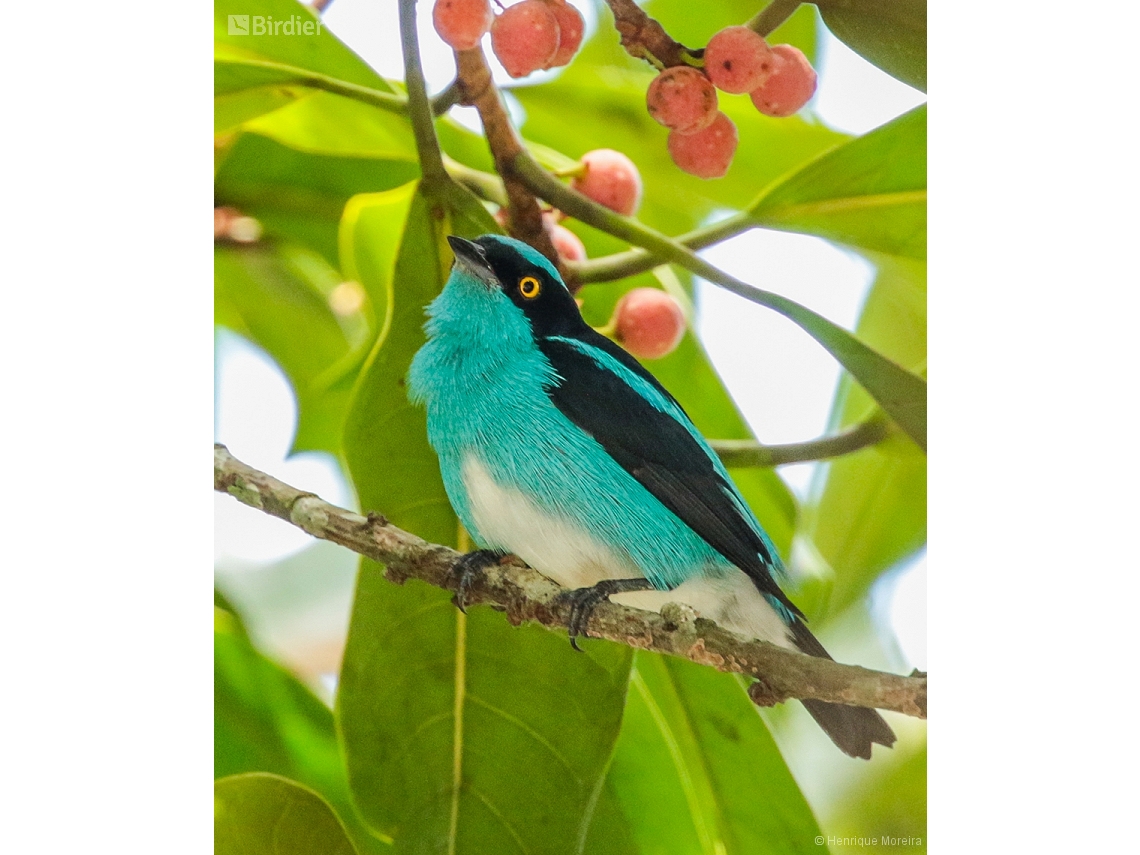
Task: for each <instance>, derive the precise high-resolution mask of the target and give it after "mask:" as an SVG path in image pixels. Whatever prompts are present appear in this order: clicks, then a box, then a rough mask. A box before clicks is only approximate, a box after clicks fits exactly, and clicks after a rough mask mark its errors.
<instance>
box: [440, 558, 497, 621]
mask: <svg viewBox="0 0 1140 855" xmlns="http://www.w3.org/2000/svg"><path fill="white" fill-rule="evenodd" d="M507 554H508V553H506V552H501V551H499V550H497V549H476V550H475V551H474V552H468V553H467V554H465V555H461V556H460V557H459V560H458V561H456V562H455V564H453V565H452V567H451V575H452V576H454V577H455V596H454V597H452V598H451V601H452V602H453V603H455V605H456V607H457V608H458V609H459V611H461V612H463V613H464V614H467V595H468V594H469V593H470V591H471V586H472V585H474V584H475V580H476V579H477V578H479V576H480V575H481V574H482V573H483V571H484V570H486V569H487V568H488V567H490V566H491V565H492V564H498V563H499V562H500V561H502V560H503V559H504V558H505V557H506V556H507Z"/></svg>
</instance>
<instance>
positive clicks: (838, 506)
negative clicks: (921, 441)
mask: <svg viewBox="0 0 1140 855" xmlns="http://www.w3.org/2000/svg"><path fill="white" fill-rule="evenodd" d="M875 260H876V262H877V264H878V268H879V272H878V275H877V277H876V279H875V283H874V285H873V286H872V288H871V292H870V294H869V295H868V298H867V302H866V304H865V306H864V308H863V312H862V315H861V316H860V319H859V324H858V333H859V335H860V337H862V338H865V339H866V340H867V341H869V342H872V343H874V345H875V346H876V347H878V348H880V349H881V350H883V351H884V352H885V353H888V354H890V355H891V356H892V357H893V358H895V359H897V360H898V361H899V362H900V363H901V364H903V365H906V366H909V367H910V368H911V369H912V370H914V371H916V372H923V373H925V370H926V272H925V265H923V264H921V263H920V262H914V261H909V260H906V259H898V258H891V257H885V256H879V257H876V259H875ZM874 411H875V406H874V402H873V401H872V400H871V399H870V398H869V397H868V396H867V394H866V392H865V391H864V390H863V389H861V388H859V387H858V386H857V385H855V384H853V383H851V382H850V380H849V379H848V378H844V379H843V381H842V382H841V384H840V388H839V392H838V393H837V396H836V402H835V405H834V408H833V414H832V419H831V423H832V424H831V429H832V430H840V429H842V428H843V427H846V426H849V425H852V424H855V423H856V422H859V421H862V420H864V419H866V418H867V417H868V416H870V415H871V414H872V413H873V412H874ZM821 471H822V475H821V476H819V477H817V479H816V481H815V483H814V484H813V487H812V491H811V496H810V498H809V500H808V502H807V503H806V506H805V511H804V517H803V522H804V529H803V530H804V534H805V535H806V536H807V537H808V538H809V539H810V540H811V542H812V543H813V544H814V545H815V548H816V550H817V551H818V552H819V553H820V555H821V556H822V557H823V558H824V559H825V560H826V561H827V562H828V564H829V565H830V566H831V568H832V570H833V571H834V578H833V579H832V580H831V582H830V584H829V585H828V586H827V587H828V589H829V590H828V592H827V594H826V597H825V599H826V602H825V604H823V606H822V607H821V611H822V612H823V613H826V614H835V613H837V612H840V611H842V610H843V609H844V608H845V607H846V606H848V605H850V604H851V603H852V602H853V601H855V600H856V599H858V598H859V597H862V596H863V595H864V594H866V592H867V590H868V589H869V588H870V586H871V585H872V584H873V583H874V581H875V580H876V579H877V578H879V576H881V575H882V574H883V573H884V572H885V571H887V570H888V569H890V568H891V567H893V566H894V565H896V564H897V563H898V562H899V561H901V560H903V559H904V558H906V557H907V556H909V555H912V554H913V553H914V552H915V551H916V550H918V549H919V548H921V546H922V545H923V544H924V543H925V542H926V457H925V455H924V454H922V453H921V452H920V451H919V450H918V449H917V448H915V447H914V445H913V444H912V443H910V442H909V441H908V440H906V439H905V438H903V437H894V438H892V439H890V440H888V441H886V442H883V443H880V444H879V445H876V446H873V447H871V448H868V449H864V450H862V451H859V452H856V453H855V454H850V455H846V456H844V457H841V458H837V459H836V460H833V461H831V462H830V463H828V464H827V465H826V467H825V468H824V469H823V470H821Z"/></svg>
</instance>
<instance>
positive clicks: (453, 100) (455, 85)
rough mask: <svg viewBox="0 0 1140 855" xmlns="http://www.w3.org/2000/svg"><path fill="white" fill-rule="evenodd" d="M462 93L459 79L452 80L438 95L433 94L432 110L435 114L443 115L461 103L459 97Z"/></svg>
mask: <svg viewBox="0 0 1140 855" xmlns="http://www.w3.org/2000/svg"><path fill="white" fill-rule="evenodd" d="M461 95H462V93H461V92H460V89H459V81H457V80H452V81H451V82H450V83H448V84H447V86H445V87H444V88H443V89H442V90H441V91H440V92H439V94H438V95H433V96H432V98H431V112H432V115H433V116H437V117H438V116H442V115H443V114H444V113H446V112H447V111H448V110H450V109H451V108H452V107H454V106H455V105H456V104H458V103H459V98H460V96H461Z"/></svg>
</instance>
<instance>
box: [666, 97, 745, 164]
mask: <svg viewBox="0 0 1140 855" xmlns="http://www.w3.org/2000/svg"><path fill="white" fill-rule="evenodd" d="M736 141H737V138H736V125H734V124H733V123H732V120H731V119H730V118H728V116H726V115H725V114H724V113H720V112H718V113H717V114H716V118H715V119H713V123H712V124H711V125H709V126H708V127H707V128H705V129H704V130H703V131H697V132H696V133H695V134H682V133H680V132H679V131H670V132H669V142H668V145H669V156H670V157H671V158H673V162H674V163H675V164H677V166H679V167H680V168H681V169H683V170H684V171H685V172H688V173H689V174H690V175H696V176H697V177H698V178H720V177H721V176H722V175H724V174H725V173H726V172H728V167H729V166H730V165H731V164H732V155H733V154H734V153H735V152H736Z"/></svg>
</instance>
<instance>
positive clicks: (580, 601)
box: [556, 577, 653, 652]
mask: <svg viewBox="0 0 1140 855" xmlns="http://www.w3.org/2000/svg"><path fill="white" fill-rule="evenodd" d="M652 590H653V585H651V584H650V582H649V580H648V579H646V578H644V577H638V578H636V579H605V580H603V581H601V582H599V583H598V584H596V585H592V586H590V587H589V588H575V589H574V590H572V591H563V592H562V593H561V594H559V595H558V597H557V598H556V599H557V602H559V603H562V604H566V605H569V606H570V618H569V620H568V621H567V622H566V624H567V630H568V631H569V633H570V646H571V647H573V648H574V649H575V650H577V651H578V652H581V651H582V648H581V647H579V646H578V636H582V637H583V638H589V637H590V633H588V632H587V631H586V624H588V623H589V622H590V615H591V614H593V612H594V609H596V608H597V607H598V605H599V604H600V603H601V602H602V601H603V600H607V599H609V597H610V595H611V594H624V593H626V592H627V591H652Z"/></svg>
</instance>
